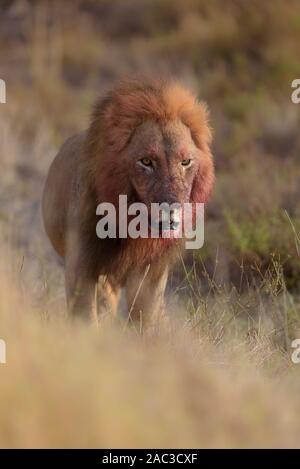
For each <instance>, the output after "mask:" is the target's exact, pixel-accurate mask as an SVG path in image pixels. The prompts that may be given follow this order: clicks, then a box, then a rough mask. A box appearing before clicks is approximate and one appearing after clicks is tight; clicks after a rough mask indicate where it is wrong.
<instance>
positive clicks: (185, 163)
mask: <svg viewBox="0 0 300 469" xmlns="http://www.w3.org/2000/svg"><path fill="white" fill-rule="evenodd" d="M191 162H192V160H190V159H189V160H182V161H181V164H182V166H190V164H191Z"/></svg>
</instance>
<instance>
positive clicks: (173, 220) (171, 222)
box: [159, 208, 181, 230]
mask: <svg viewBox="0 0 300 469" xmlns="http://www.w3.org/2000/svg"><path fill="white" fill-rule="evenodd" d="M180 220H181V210H180V208H172V209H169V210H168V209H166V210H162V211H161V212H160V220H159V221H160V223H161V224H162V226H168V227H169V228H170V229H171V230H176V229H177V228H178V226H179V224H180Z"/></svg>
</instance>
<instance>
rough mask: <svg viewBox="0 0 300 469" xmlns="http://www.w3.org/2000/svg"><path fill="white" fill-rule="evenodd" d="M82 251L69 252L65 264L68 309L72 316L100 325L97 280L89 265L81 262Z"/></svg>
mask: <svg viewBox="0 0 300 469" xmlns="http://www.w3.org/2000/svg"><path fill="white" fill-rule="evenodd" d="M81 259H82V256H81V255H80V251H78V250H76V249H74V250H70V251H69V252H68V255H67V256H66V265H65V283H66V297H67V309H68V313H69V315H70V316H71V317H72V318H79V319H84V320H88V321H89V322H91V323H94V324H96V325H98V319H97V280H98V278H97V277H96V276H93V275H92V274H91V273H90V270H89V269H88V268H87V267H88V266H87V265H86V264H85V263H84V262H81Z"/></svg>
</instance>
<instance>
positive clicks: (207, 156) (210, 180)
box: [191, 148, 215, 203]
mask: <svg viewBox="0 0 300 469" xmlns="http://www.w3.org/2000/svg"><path fill="white" fill-rule="evenodd" d="M214 182H215V171H214V164H213V159H212V154H211V152H210V151H209V149H208V148H206V149H205V151H204V152H203V153H202V158H201V161H200V168H199V170H198V172H197V174H196V176H195V179H194V182H193V187H192V192H191V202H195V203H206V202H207V201H208V199H209V196H210V194H211V191H212V188H213V185H214Z"/></svg>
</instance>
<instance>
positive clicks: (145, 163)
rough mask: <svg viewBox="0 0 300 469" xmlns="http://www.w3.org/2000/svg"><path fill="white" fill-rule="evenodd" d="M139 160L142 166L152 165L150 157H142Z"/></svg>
mask: <svg viewBox="0 0 300 469" xmlns="http://www.w3.org/2000/svg"><path fill="white" fill-rule="evenodd" d="M140 161H141V163H142V164H143V165H144V166H152V161H151V160H150V158H142V159H141V160H140Z"/></svg>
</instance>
